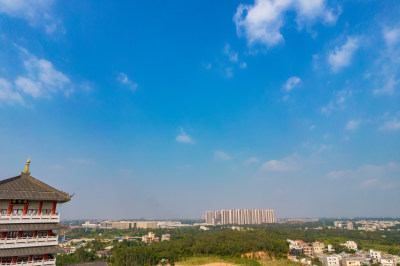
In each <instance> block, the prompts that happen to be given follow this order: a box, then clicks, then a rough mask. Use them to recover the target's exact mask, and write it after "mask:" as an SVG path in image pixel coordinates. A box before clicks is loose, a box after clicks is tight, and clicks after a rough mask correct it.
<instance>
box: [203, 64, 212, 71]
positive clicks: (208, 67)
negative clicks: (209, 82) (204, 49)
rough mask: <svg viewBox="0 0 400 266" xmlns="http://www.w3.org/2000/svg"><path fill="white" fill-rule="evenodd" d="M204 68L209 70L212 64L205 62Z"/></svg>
mask: <svg viewBox="0 0 400 266" xmlns="http://www.w3.org/2000/svg"><path fill="white" fill-rule="evenodd" d="M204 68H205V69H207V70H210V69H211V68H212V64H211V63H208V64H205V65H204Z"/></svg>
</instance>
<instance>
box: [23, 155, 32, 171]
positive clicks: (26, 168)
mask: <svg viewBox="0 0 400 266" xmlns="http://www.w3.org/2000/svg"><path fill="white" fill-rule="evenodd" d="M30 164H31V158H28V160H27V161H26V165H25V170H24V173H25V174H27V173H29V165H30Z"/></svg>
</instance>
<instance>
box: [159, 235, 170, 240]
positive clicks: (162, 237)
mask: <svg viewBox="0 0 400 266" xmlns="http://www.w3.org/2000/svg"><path fill="white" fill-rule="evenodd" d="M170 240H171V235H170V234H164V235H161V241H170Z"/></svg>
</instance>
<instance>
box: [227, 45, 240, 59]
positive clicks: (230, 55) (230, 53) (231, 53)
mask: <svg viewBox="0 0 400 266" xmlns="http://www.w3.org/2000/svg"><path fill="white" fill-rule="evenodd" d="M224 54H226V55H227V56H228V58H229V61H231V62H232V63H236V62H237V61H238V60H239V57H238V53H237V52H235V51H232V49H231V46H230V45H229V44H225V47H224Z"/></svg>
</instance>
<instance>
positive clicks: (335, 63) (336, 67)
mask: <svg viewBox="0 0 400 266" xmlns="http://www.w3.org/2000/svg"><path fill="white" fill-rule="evenodd" d="M358 47H359V39H358V38H355V37H348V38H347V41H346V43H345V44H343V45H342V46H340V47H335V49H334V50H332V51H330V52H329V53H328V63H329V64H330V66H331V69H332V71H333V72H338V71H340V70H341V69H342V68H344V67H347V66H349V65H350V64H351V60H352V58H353V54H354V53H355V51H357V49H358Z"/></svg>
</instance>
